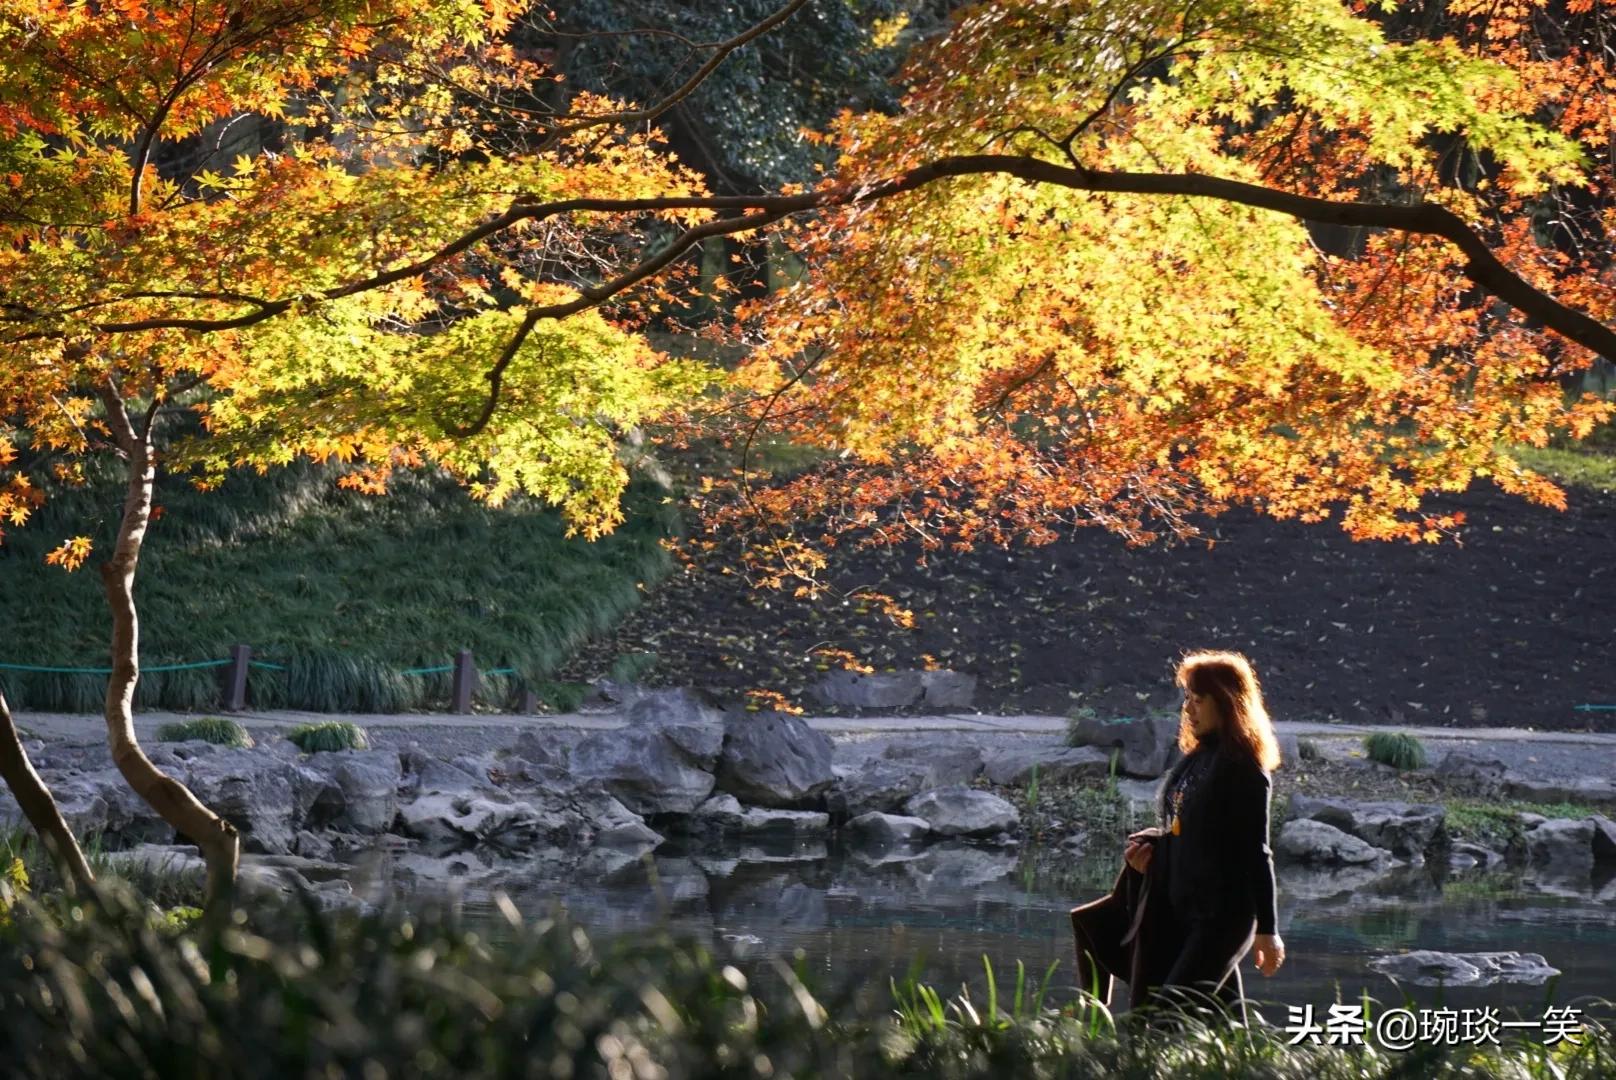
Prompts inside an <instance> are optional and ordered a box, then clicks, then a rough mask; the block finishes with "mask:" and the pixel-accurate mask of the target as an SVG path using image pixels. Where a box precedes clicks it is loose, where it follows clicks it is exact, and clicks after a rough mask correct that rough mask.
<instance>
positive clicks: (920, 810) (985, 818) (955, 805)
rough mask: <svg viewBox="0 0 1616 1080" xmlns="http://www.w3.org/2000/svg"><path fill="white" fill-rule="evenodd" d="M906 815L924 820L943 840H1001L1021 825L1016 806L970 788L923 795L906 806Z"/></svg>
mask: <svg viewBox="0 0 1616 1080" xmlns="http://www.w3.org/2000/svg"><path fill="white" fill-rule="evenodd" d="M904 813H905V814H907V815H908V816H910V817H917V818H920V819H922V820H924V821H925V822H926V824H927V825H929V826H930V827H931V831H932V832H934V833H936V834H937V835H938V836H944V837H955V836H957V837H971V838H992V837H999V836H1003V835H1004V834H1006V833H1009V832H1011V831H1012V830H1014V829H1015V828H1016V827H1017V826H1018V825H1020V824H1021V815H1020V814H1018V813H1017V812H1016V808H1015V807H1014V806H1011V805H1010V804H1009V803H1008V802H1006V801H1004V800H1003V799H1001V798H999V797H998V796H997V795H993V794H990V793H989V792H986V791H977V790H975V789H973V788H968V787H945V788H938V789H937V790H935V791H927V792H922V793H921V794H919V795H916V796H915V797H914V798H912V799H910V800H909V801H908V802H907V803H905V804H904Z"/></svg>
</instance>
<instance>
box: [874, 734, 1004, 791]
mask: <svg viewBox="0 0 1616 1080" xmlns="http://www.w3.org/2000/svg"><path fill="white" fill-rule="evenodd" d="M881 757H882V758H883V759H884V760H887V761H901V762H911V763H914V764H916V765H918V766H920V767H921V768H922V769H923V770H924V773H923V775H924V777H925V786H926V787H928V788H933V787H952V786H953V785H955V784H969V783H970V782H971V781H972V780H975V779H976V778H977V777H978V776H980V775H982V769H983V759H982V748H981V747H980V746H960V745H959V744H958V743H956V742H918V743H914V742H904V743H892V744H891V745H889V746H888V747H887V748H886V749H885V750H883V751H882V752H881Z"/></svg>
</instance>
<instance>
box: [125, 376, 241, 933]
mask: <svg viewBox="0 0 1616 1080" xmlns="http://www.w3.org/2000/svg"><path fill="white" fill-rule="evenodd" d="M101 399H102V401H103V402H104V403H105V404H106V407H107V419H108V423H109V425H110V426H111V428H112V434H113V438H114V440H115V441H116V442H117V444H118V446H119V448H120V449H122V450H123V452H124V454H125V455H126V457H127V459H128V469H129V481H128V488H127V492H126V494H125V497H124V504H123V519H122V521H121V522H120V523H119V525H118V540H117V544H116V545H115V546H114V548H113V550H112V557H111V558H110V559H108V560H107V561H106V562H105V563H103V564H102V566H101V582H102V585H103V587H104V589H105V591H106V596H107V607H108V608H109V609H110V610H111V612H112V674H111V676H109V677H108V679H107V702H106V719H107V742H108V744H109V745H110V746H111V749H112V761H113V763H114V764H115V765H117V766H118V771H119V772H120V773H122V774H123V778H124V779H125V780H127V781H128V782H129V786H130V787H132V788H134V790H135V793H136V794H138V795H139V796H140V797H141V798H142V799H144V800H146V803H147V805H149V806H150V807H151V808H152V809H153V810H155V811H157V813H158V814H159V815H160V816H161V817H162V819H163V820H164V821H166V822H168V823H169V824H170V825H172V826H174V828H176V829H178V830H179V831H180V832H181V833H183V834H184V835H185V836H186V837H188V838H189V839H190V840H191V842H192V843H194V844H196V846H197V847H198V848H199V849H201V852H202V857H203V859H204V860H205V861H206V863H207V867H208V884H207V907H208V909H209V911H210V912H211V913H215V914H216V913H218V912H220V911H222V910H224V909H226V908H228V907H229V905H230V903H231V900H232V899H233V897H234V894H235V887H236V871H237V869H238V865H239V863H240V859H241V839H240V837H239V836H238V835H237V833H236V827H235V826H234V825H231V824H230V823H229V822H228V821H225V820H224V819H223V818H221V817H220V816H219V815H218V814H215V813H214V812H213V811H212V810H209V809H208V808H207V807H206V806H203V805H202V803H201V801H200V800H199V799H197V797H196V796H195V795H193V794H191V792H190V789H188V788H187V787H186V786H185V785H184V784H181V783H180V782H179V781H178V780H175V779H174V778H173V777H171V776H167V775H165V774H164V773H163V771H162V770H160V769H159V768H158V767H157V766H156V765H153V764H152V761H151V759H150V758H148V757H147V756H146V753H145V751H143V750H142V749H141V748H140V743H139V741H138V740H137V739H136V738H135V685H136V683H137V682H138V681H139V679H140V661H139V653H140V619H139V616H138V615H137V613H136V610H135V570H136V568H137V566H138V565H139V563H140V547H141V543H142V542H143V541H144V540H145V538H146V528H147V526H148V525H150V523H151V509H152V488H153V485H154V484H155V482H156V477H157V463H156V458H155V455H154V454H153V452H152V444H151V424H150V418H149V417H148V419H147V422H146V423H145V424H144V425H143V430H141V431H138V432H137V431H136V430H135V428H134V425H133V424H132V423H131V421H130V418H129V413H128V411H127V409H125V407H124V402H123V396H122V395H121V394H120V393H119V391H118V389H117V387H116V386H115V385H114V384H113V383H111V382H108V383H107V384H106V385H105V386H104V387H103V388H102V393H101Z"/></svg>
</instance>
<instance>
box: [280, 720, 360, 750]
mask: <svg viewBox="0 0 1616 1080" xmlns="http://www.w3.org/2000/svg"><path fill="white" fill-rule="evenodd" d="M286 741H287V742H289V743H291V744H292V745H293V746H296V747H297V748H298V749H299V750H301V751H303V752H304V753H305V754H317V753H320V752H321V751H331V750H368V749H369V748H370V737H369V736H367V735H366V734H365V729H364V728H362V727H360V726H359V725H358V724H355V723H353V722H352V721H349V720H328V721H326V722H325V723H323V724H299V725H298V726H297V727H295V728H293V729H292V730H290V731H288V732H287V733H286Z"/></svg>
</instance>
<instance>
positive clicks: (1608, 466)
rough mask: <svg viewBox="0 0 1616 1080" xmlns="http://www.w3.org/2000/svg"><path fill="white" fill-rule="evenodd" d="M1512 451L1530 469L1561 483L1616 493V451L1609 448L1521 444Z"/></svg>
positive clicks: (1511, 454) (1512, 455) (1514, 456)
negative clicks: (1573, 447)
mask: <svg viewBox="0 0 1616 1080" xmlns="http://www.w3.org/2000/svg"><path fill="white" fill-rule="evenodd" d="M1509 453H1510V456H1511V457H1513V458H1514V459H1515V460H1516V461H1518V462H1520V463H1521V464H1522V465H1525V466H1526V467H1527V468H1529V469H1531V470H1533V471H1534V472H1540V473H1542V474H1543V475H1545V476H1547V477H1549V478H1551V479H1553V480H1555V481H1557V482H1559V483H1561V484H1568V485H1570V486H1572V487H1578V488H1583V489H1585V490H1588V491H1598V492H1603V493H1605V494H1610V493H1611V492H1616V453H1612V452H1611V451H1610V450H1609V449H1603V450H1601V449H1586V450H1579V449H1559V448H1555V447H1547V446H1546V447H1536V446H1517V447H1514V448H1512V449H1511V450H1510V452H1509Z"/></svg>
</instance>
